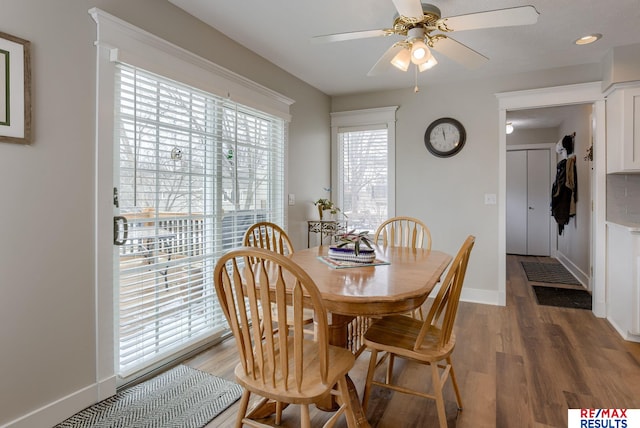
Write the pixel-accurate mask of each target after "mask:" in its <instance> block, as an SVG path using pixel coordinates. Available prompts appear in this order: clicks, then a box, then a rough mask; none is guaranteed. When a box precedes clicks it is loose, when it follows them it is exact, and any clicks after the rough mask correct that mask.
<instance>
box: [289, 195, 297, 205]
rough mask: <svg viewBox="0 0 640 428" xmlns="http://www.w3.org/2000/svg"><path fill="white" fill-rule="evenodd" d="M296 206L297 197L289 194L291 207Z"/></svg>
mask: <svg viewBox="0 0 640 428" xmlns="http://www.w3.org/2000/svg"><path fill="white" fill-rule="evenodd" d="M295 204H296V195H295V194H293V193H289V205H295Z"/></svg>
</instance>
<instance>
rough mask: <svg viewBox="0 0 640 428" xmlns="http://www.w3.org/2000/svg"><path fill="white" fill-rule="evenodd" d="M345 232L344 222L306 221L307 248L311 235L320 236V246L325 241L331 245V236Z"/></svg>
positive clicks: (345, 223)
mask: <svg viewBox="0 0 640 428" xmlns="http://www.w3.org/2000/svg"><path fill="white" fill-rule="evenodd" d="M346 231H347V221H346V220H308V221H307V247H309V246H310V245H311V234H312V233H314V234H316V233H319V234H320V245H324V243H325V240H327V241H328V242H329V243H331V241H332V239H333V236H334V235H336V234H338V233H345V232H346Z"/></svg>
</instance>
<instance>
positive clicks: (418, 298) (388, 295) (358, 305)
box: [290, 245, 452, 316]
mask: <svg viewBox="0 0 640 428" xmlns="http://www.w3.org/2000/svg"><path fill="white" fill-rule="evenodd" d="M374 248H375V251H376V258H377V259H380V260H384V261H387V262H389V264H381V265H376V266H358V267H346V268H338V269H336V268H333V267H331V266H329V265H328V264H326V263H325V262H323V261H322V260H320V257H322V256H326V255H327V252H328V250H329V246H326V245H325V246H320V247H313V248H308V249H304V250H298V251H295V252H294V253H293V254H291V256H290V257H291V259H292V260H294V261H295V262H296V263H297V264H298V265H300V266H301V267H302V268H303V269H304V270H305V271H306V272H307V273H308V274H309V276H311V278H312V279H313V280H314V281H315V283H316V285H317V286H318V289H319V290H320V293H321V295H322V298H323V301H324V305H325V308H326V309H327V311H329V312H331V313H335V314H342V315H352V316H358V315H389V314H395V313H404V312H408V311H410V310H412V309H415V308H417V307H418V306H420V305H421V304H422V303H423V302H424V301H425V300H426V298H427V297H428V296H429V294H430V293H431V291H432V290H433V288H434V286H435V285H436V284H437V283H438V281H440V277H441V276H442V274H443V273H444V272H445V270H446V269H447V266H448V265H449V263H450V262H451V259H452V257H451V256H450V255H449V254H446V253H443V252H441V251H434V250H425V249H422V248H417V249H413V248H402V247H380V246H374Z"/></svg>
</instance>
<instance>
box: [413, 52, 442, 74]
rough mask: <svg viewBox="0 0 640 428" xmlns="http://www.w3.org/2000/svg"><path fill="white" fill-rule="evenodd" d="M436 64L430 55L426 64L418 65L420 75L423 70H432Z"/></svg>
mask: <svg viewBox="0 0 640 428" xmlns="http://www.w3.org/2000/svg"><path fill="white" fill-rule="evenodd" d="M436 64H438V61H436V59H435V57H434V56H433V55H432V56H431V58H429V60H428V61H427V62H425V63H423V64H418V71H420V73H422V72H423V71H425V70H429V69H430V68H433V67H434V66H435V65H436Z"/></svg>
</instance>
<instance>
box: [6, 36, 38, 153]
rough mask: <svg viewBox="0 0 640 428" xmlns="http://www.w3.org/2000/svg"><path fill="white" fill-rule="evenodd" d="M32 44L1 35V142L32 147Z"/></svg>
mask: <svg viewBox="0 0 640 428" xmlns="http://www.w3.org/2000/svg"><path fill="white" fill-rule="evenodd" d="M30 49H31V43H30V42H29V41H27V40H23V39H20V38H18V37H14V36H11V35H9V34H6V33H3V32H0V142H6V143H18V144H30V143H31V60H30Z"/></svg>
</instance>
